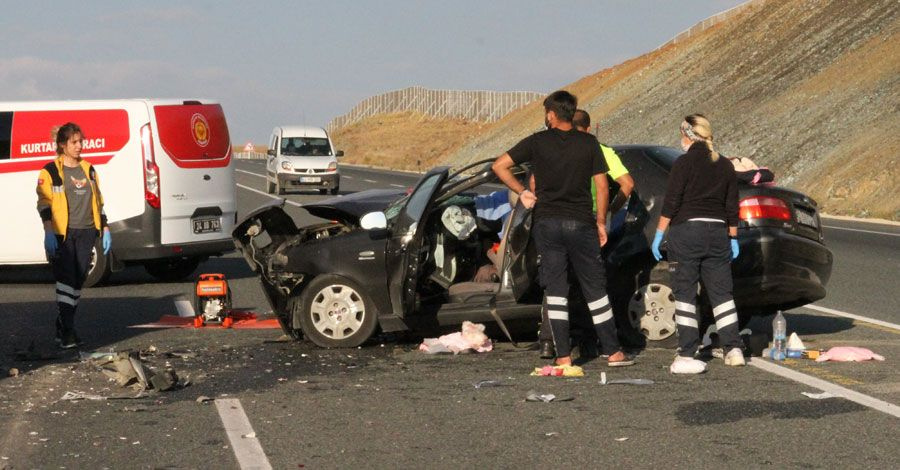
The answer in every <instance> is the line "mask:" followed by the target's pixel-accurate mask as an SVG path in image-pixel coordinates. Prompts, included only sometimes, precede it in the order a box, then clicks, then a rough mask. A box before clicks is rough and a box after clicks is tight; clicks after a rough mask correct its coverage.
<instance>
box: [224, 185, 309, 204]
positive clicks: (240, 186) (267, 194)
mask: <svg viewBox="0 0 900 470" xmlns="http://www.w3.org/2000/svg"><path fill="white" fill-rule="evenodd" d="M235 186H237V187H239V188H241V189H246V190H247V191H253V192H254V193H256V194H262V195H263V196H265V197H270V198H272V199H284V202H286V203H288V204H290V205H292V206H297V207H303V204H300V203H299V202H294V201H292V200H290V199H286V198H281V197H278V196H273V195H271V194H269V193H265V192H262V191H260V190H258V189H254V188H251V187H249V186H244V185H242V184H236V185H235Z"/></svg>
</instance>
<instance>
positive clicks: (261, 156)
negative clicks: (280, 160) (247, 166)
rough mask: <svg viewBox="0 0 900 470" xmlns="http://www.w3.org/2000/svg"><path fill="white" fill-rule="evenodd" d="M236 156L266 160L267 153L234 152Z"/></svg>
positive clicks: (243, 158)
mask: <svg viewBox="0 0 900 470" xmlns="http://www.w3.org/2000/svg"><path fill="white" fill-rule="evenodd" d="M233 155H234V158H240V159H242V160H265V159H266V157H267V155H266V154H265V153H262V152H234V153H233Z"/></svg>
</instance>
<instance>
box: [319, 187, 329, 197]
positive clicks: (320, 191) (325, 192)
mask: <svg viewBox="0 0 900 470" xmlns="http://www.w3.org/2000/svg"><path fill="white" fill-rule="evenodd" d="M319 194H322V195H325V194H328V190H327V189H325V188H322V189H320V190H319Z"/></svg>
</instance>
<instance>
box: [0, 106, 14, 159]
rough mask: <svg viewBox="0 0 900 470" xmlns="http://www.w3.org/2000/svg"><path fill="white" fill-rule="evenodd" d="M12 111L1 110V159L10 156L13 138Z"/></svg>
mask: <svg viewBox="0 0 900 470" xmlns="http://www.w3.org/2000/svg"><path fill="white" fill-rule="evenodd" d="M12 117H13V113H12V112H0V160H6V159H8V158H9V148H10V147H9V145H10V141H11V138H12Z"/></svg>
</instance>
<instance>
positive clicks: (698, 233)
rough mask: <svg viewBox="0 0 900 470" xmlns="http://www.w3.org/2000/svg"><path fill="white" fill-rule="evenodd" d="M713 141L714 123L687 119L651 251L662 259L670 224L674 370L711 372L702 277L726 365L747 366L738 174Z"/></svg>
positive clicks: (696, 117)
mask: <svg viewBox="0 0 900 470" xmlns="http://www.w3.org/2000/svg"><path fill="white" fill-rule="evenodd" d="M712 141H713V134H712V126H711V125H710V123H709V121H708V120H707V119H706V117H704V116H703V115H702V114H692V115H690V116H687V117H686V118H684V121H682V122H681V147H682V149H684V150H685V152H686V153H685V154H684V155H682V156H680V157H678V159H677V160H675V163H674V164H673V165H672V170H671V172H670V173H669V182H668V187H667V189H666V197H665V200H664V201H663V206H662V213H661V215H660V218H659V224H658V225H657V229H656V236H655V237H654V239H653V245H652V248H651V249H652V251H653V256H654V257H655V258H656V260H657V261H659V260H660V259H662V255H661V253H660V251H659V247H660V244H661V243H662V239H663V235H664V234H665V232H666V229H667V228H668V229H669V234H668V258H669V261H670V262H671V263H672V265H671V267H672V268H673V269H670V271H671V273H672V290H673V292H674V294H675V323H676V325H677V328H678V343H679V348H678V356H676V357H675V361H674V362H672V365H671V366H670V367H669V371H670V372H672V373H673V374H699V373H702V372H705V371H706V363H705V362H703V361H700V360H697V359H694V354H695V353H696V352H697V348H698V347H699V345H700V330H699V324H698V319H697V281H698V280H699V279H703V285H704V287H705V289H706V292H707V293H708V295H709V300H710V303H711V304H712V305H713V316H714V317H715V321H716V329H717V331H718V333H719V338H720V339H721V340H722V341H723V345H724V346H725V348H728V349H729V350H728V352H727V353H726V354H725V364H726V365H729V366H743V365H744V364H745V362H744V353H743V351H742V349H741V340H740V337H739V335H738V315H737V310H736V308H735V305H734V298H733V296H732V279H731V260H732V259H735V258H737V257H738V254H739V247H738V243H737V226H738V193H737V178H736V176H735V173H734V167H733V166H732V165H731V163H730V162H729V161H728V160H727V159H725V158H719V154H718V153H717V152H716V151H715V150H714V149H713V145H712ZM670 225H671V227H670Z"/></svg>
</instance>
